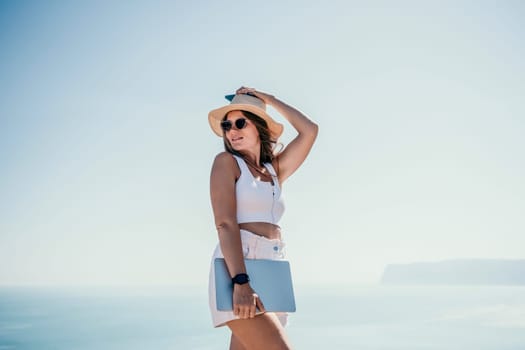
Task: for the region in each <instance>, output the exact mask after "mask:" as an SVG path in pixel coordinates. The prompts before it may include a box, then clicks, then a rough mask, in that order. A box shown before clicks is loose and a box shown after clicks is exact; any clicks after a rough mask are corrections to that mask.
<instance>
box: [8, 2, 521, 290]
mask: <svg viewBox="0 0 525 350" xmlns="http://www.w3.org/2000/svg"><path fill="white" fill-rule="evenodd" d="M524 16H525V5H523V3H522V2H520V1H424V2H423V1H396V2H391V1H369V2H363V1H323V2H318V1H277V0H269V1H265V2H264V3H252V2H238V1H220V2H219V1H193V2H191V1H184V2H182V1H138V0H137V1H126V2H124V1H89V2H71V1H61V0H56V1H46V2H40V1H23V0H22V1H10V0H6V1H2V2H1V3H0V285H4V286H5V285H186V284H191V285H203V286H204V285H206V284H207V279H208V269H209V264H210V259H211V254H212V252H213V249H214V247H215V245H216V244H217V241H218V237H217V233H216V230H215V225H214V223H213V215H212V211H211V205H210V199H209V176H210V169H211V164H212V162H213V159H214V157H215V155H216V154H217V153H219V152H221V151H222V150H223V146H222V141H221V139H220V138H218V137H216V136H215V135H214V134H213V133H212V132H211V129H210V128H209V125H208V122H207V114H208V112H209V111H210V110H211V109H214V108H217V107H220V106H222V105H225V104H227V101H226V100H225V99H224V98H223V96H224V95H226V94H229V93H233V92H234V91H235V90H236V89H237V88H238V87H240V86H241V85H244V86H250V87H255V88H256V89H258V90H261V91H265V92H268V93H271V94H274V95H275V96H277V97H278V98H280V99H281V100H283V101H285V102H287V103H289V104H291V105H293V106H295V107H296V108H298V109H300V110H301V111H303V112H304V113H305V114H307V115H308V116H309V117H310V118H311V119H312V120H314V121H315V122H316V123H318V124H319V126H320V132H319V136H318V139H317V142H316V144H315V145H314V148H313V150H312V152H311V154H310V156H309V158H308V159H307V160H306V162H305V163H304V165H303V166H302V167H301V168H300V169H299V170H298V171H297V172H296V173H295V174H294V175H293V176H292V177H291V178H289V179H288V180H287V181H286V182H285V183H284V184H283V191H284V196H285V201H286V212H285V215H284V217H283V220H282V221H281V226H282V232H283V238H284V240H285V242H286V244H287V254H288V258H289V259H290V261H291V263H292V273H293V276H294V281H295V282H296V283H298V284H313V285H323V284H325V283H337V284H349V285H353V284H374V283H378V282H379V280H380V278H381V274H382V272H383V269H384V268H385V266H386V265H387V264H396V263H409V262H415V261H440V260H445V259H460V258H496V259H523V258H525V250H524V249H523V247H525V215H523V214H524V212H525V183H524V181H523V179H524V177H525V160H524V159H525V157H524V156H523V151H524V150H525V138H524V137H523V135H524V134H525V118H524V117H525V106H524V104H523V96H524V95H525V63H524V62H525V41H523V37H524V34H525V22H524V21H523V18H525V17H524ZM269 112H270V114H271V115H272V116H274V117H275V118H276V119H277V120H279V121H281V122H283V123H285V133H284V135H283V137H282V138H281V141H282V142H283V144H285V145H286V144H287V143H288V142H289V141H290V140H292V139H293V137H294V135H295V134H294V130H293V128H292V127H291V126H290V124H287V122H286V121H285V120H284V118H283V117H282V116H280V115H278V113H277V112H276V111H275V110H273V109H272V108H269Z"/></svg>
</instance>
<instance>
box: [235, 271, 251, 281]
mask: <svg viewBox="0 0 525 350" xmlns="http://www.w3.org/2000/svg"><path fill="white" fill-rule="evenodd" d="M232 281H233V283H237V284H245V283H248V282H249V281H250V278H249V277H248V275H247V274H245V273H240V274H238V275H236V276H235V277H234V278H232Z"/></svg>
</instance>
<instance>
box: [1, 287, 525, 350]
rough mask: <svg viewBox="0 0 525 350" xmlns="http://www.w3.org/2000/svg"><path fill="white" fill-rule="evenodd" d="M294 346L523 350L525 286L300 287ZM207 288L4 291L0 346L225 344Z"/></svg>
mask: <svg viewBox="0 0 525 350" xmlns="http://www.w3.org/2000/svg"><path fill="white" fill-rule="evenodd" d="M296 299H297V300H296V301H297V306H298V312H297V313H295V314H293V315H292V316H291V317H290V325H289V326H288V327H287V332H288V334H289V336H290V339H291V341H292V343H293V345H294V347H295V348H296V349H363V350H368V349H382V350H383V349H384V350H386V349H389V350H394V349H395V350H398V349H403V350H407V349H418V350H424V349H447V350H452V349H458V350H459V349H461V350H465V349H476V350H483V349H494V350H496V349H497V350H506V349H516V350H517V349H520V350H521V349H525V287H485V286H483V287H479V286H465V287H445V286H443V287H407V286H403V287H393V286H389V287H386V286H353V287H340V286H330V287H324V288H319V287H311V286H297V287H296ZM228 341H229V331H228V329H227V328H225V327H223V328H219V329H215V328H213V327H212V326H211V320H210V316H209V312H208V304H207V295H206V287H201V288H196V287H192V288H189V287H184V288H180V287H179V288H177V287H162V288H160V287H155V288H153V287H149V288H137V287H135V288H132V287H128V288H115V287H112V288H111V287H99V288H93V287H91V288H71V287H69V288H50V287H39V288H34V287H9V288H6V287H4V288H0V350H5V349H19V350H26V349H39V350H47V349H54V350H62V349H81V350H83V349H108V350H115V349H126V350H128V349H148V348H149V349H227V348H228Z"/></svg>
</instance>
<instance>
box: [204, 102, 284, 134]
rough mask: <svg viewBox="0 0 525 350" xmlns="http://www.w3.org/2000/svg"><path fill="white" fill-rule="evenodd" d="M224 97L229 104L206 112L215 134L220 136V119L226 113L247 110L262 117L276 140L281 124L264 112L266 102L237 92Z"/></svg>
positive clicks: (281, 128) (280, 130)
mask: <svg viewBox="0 0 525 350" xmlns="http://www.w3.org/2000/svg"><path fill="white" fill-rule="evenodd" d="M226 99H228V100H230V101H231V102H230V104H229V105H226V106H224V107H221V108H217V109H214V110H212V111H211V112H210V113H209V114H208V121H209V122H210V126H211V129H212V130H213V132H214V133H215V134H217V135H218V136H220V137H222V134H223V132H222V129H221V121H222V120H223V118H224V116H225V115H226V113H228V112H230V111H236V110H241V111H248V112H252V113H253V114H255V115H257V116H259V117H261V118H263V119H264V120H265V121H266V123H268V129H269V130H270V134H271V136H272V139H273V140H274V141H277V139H278V138H279V136H281V134H282V133H283V128H284V127H283V125H282V124H280V123H277V122H276V121H275V120H273V118H272V117H270V115H269V114H268V113H266V104H265V103H264V101H263V100H261V99H260V98H257V97H255V96H253V95H247V94H237V95H227V96H226Z"/></svg>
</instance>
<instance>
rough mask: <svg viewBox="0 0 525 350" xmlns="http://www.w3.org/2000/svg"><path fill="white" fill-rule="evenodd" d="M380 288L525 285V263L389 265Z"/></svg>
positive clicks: (480, 261) (487, 261) (475, 261)
mask: <svg viewBox="0 0 525 350" xmlns="http://www.w3.org/2000/svg"><path fill="white" fill-rule="evenodd" d="M381 284H389V285H393V284H412V285H429V284H431V285H437V284H441V285H525V260H499V259H461V260H444V261H438V262H416V263H410V264H390V265H387V266H386V268H385V270H384V272H383V276H382V277H381Z"/></svg>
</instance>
